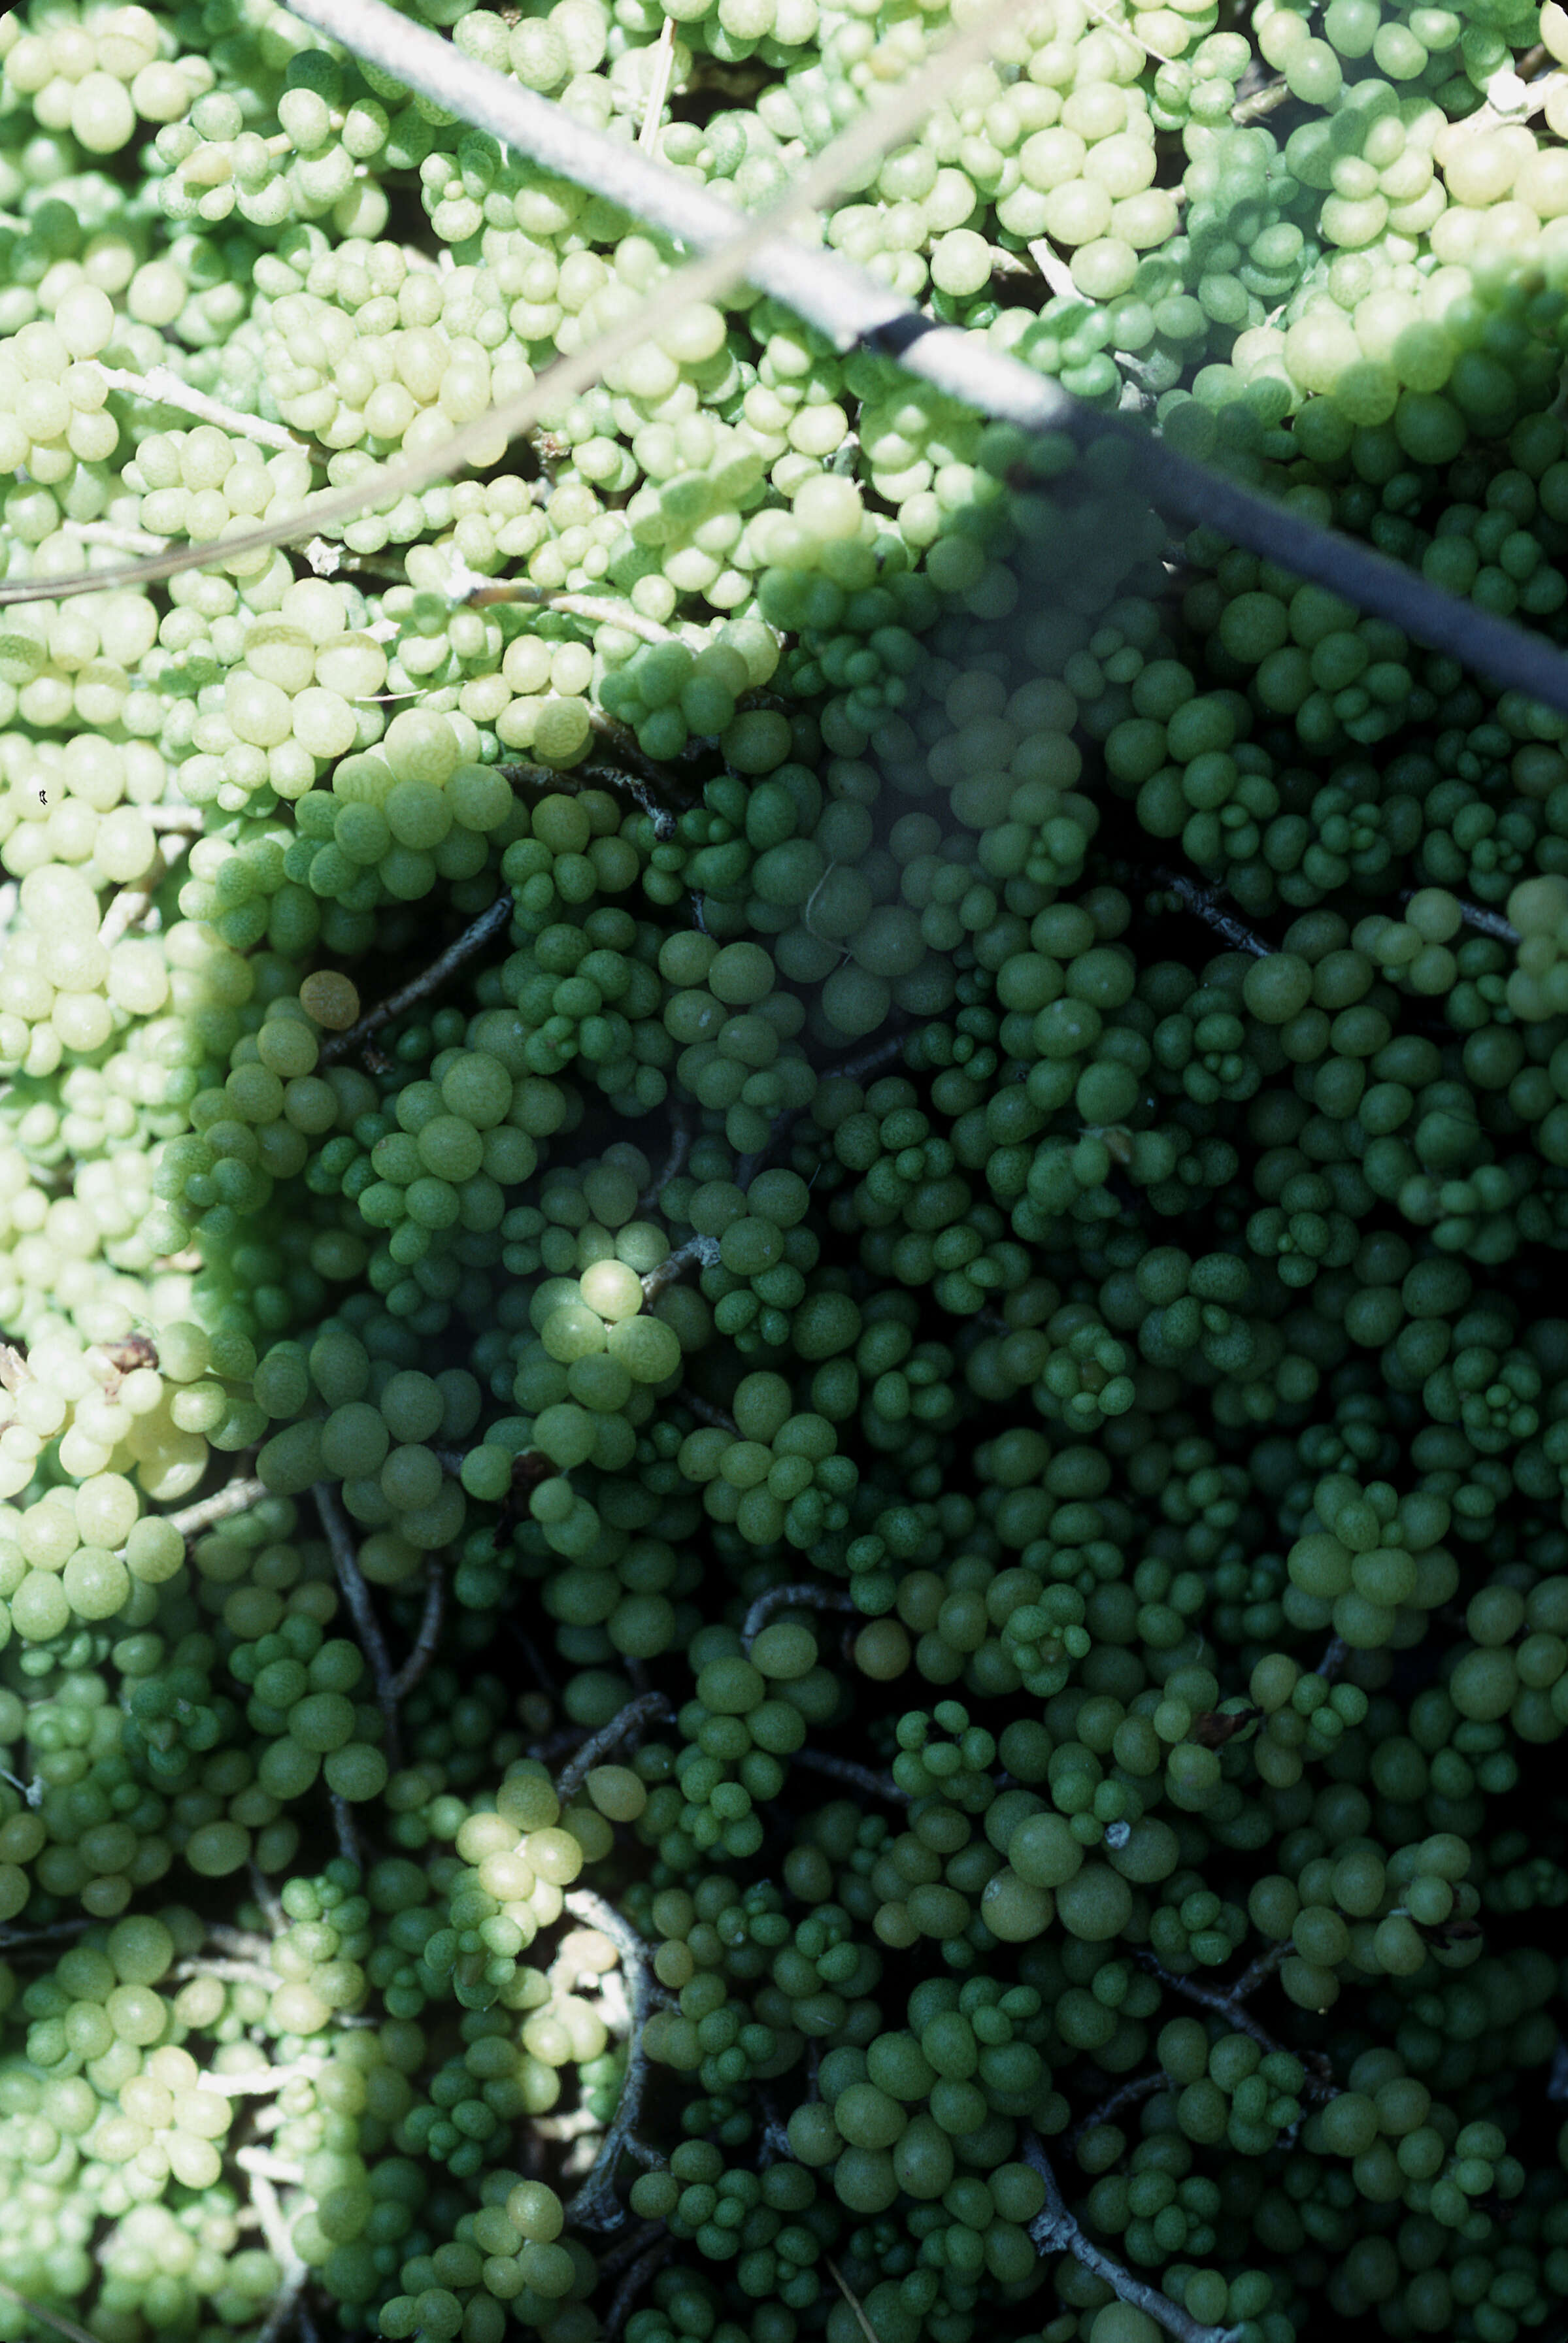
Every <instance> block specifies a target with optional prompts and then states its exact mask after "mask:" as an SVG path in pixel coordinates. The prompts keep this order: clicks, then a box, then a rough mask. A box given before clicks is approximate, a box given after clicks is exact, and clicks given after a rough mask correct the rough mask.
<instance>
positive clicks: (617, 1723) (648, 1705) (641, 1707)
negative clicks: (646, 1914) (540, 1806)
mask: <svg viewBox="0 0 1568 2343" xmlns="http://www.w3.org/2000/svg"><path fill="white" fill-rule="evenodd" d="M673 1715H675V1711H674V1709H673V1708H671V1706H670V1704H669V1703H668V1701H667V1700H666V1698H665V1696H664V1694H662V1693H661V1692H645V1693H641V1694H638V1698H637V1699H636V1700H628V1703H627V1704H626V1706H625V1707H624V1708H623V1709H620V1710H618V1712H617V1714H616V1715H614V1716H612V1717H611V1718H610V1721H609V1723H608V1725H600V1727H599V1729H598V1732H597V1733H596V1734H595V1735H593V1736H592V1738H591V1739H590V1740H588V1741H585V1742H584V1743H583V1745H582V1747H581V1748H580V1749H579V1750H578V1753H577V1755H576V1756H575V1757H574V1758H573V1759H572V1761H571V1764H570V1765H568V1767H567V1769H566V1771H565V1772H564V1773H563V1774H562V1775H561V1777H560V1779H559V1781H558V1783H557V1784H556V1795H557V1797H558V1799H559V1800H560V1802H561V1804H562V1805H563V1806H564V1805H568V1804H569V1802H570V1801H571V1800H572V1799H573V1798H574V1797H576V1795H577V1794H578V1791H579V1790H580V1789H581V1788H582V1785H583V1784H584V1783H585V1782H586V1781H587V1780H588V1775H590V1774H591V1773H592V1771H593V1769H594V1767H595V1766H596V1765H598V1762H599V1759H600V1758H601V1757H603V1756H605V1755H607V1754H608V1752H609V1751H610V1750H611V1749H615V1748H618V1746H619V1745H620V1744H621V1743H622V1742H623V1741H626V1740H628V1739H629V1737H630V1736H631V1735H632V1734H634V1733H636V1732H637V1731H638V1728H639V1727H640V1726H642V1725H651V1724H652V1722H653V1720H654V1718H655V1717H656V1716H658V1717H672V1716H673ZM596 1925H597V1923H596ZM619 1941H620V1940H619V1938H617V1939H616V1942H617V1943H618V1942H619Z"/></svg>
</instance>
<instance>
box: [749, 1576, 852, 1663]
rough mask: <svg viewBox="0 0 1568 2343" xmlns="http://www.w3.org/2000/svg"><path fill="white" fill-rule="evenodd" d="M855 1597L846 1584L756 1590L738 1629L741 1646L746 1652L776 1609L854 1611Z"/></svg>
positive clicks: (773, 1587) (776, 1587)
mask: <svg viewBox="0 0 1568 2343" xmlns="http://www.w3.org/2000/svg"><path fill="white" fill-rule="evenodd" d="M854 1608H855V1598H854V1596H853V1595H852V1594H850V1593H849V1589H848V1587H845V1586H770V1587H769V1589H768V1592H767V1594H759V1596H758V1597H757V1600H756V1602H755V1603H754V1604H752V1605H751V1608H750V1610H749V1611H748V1613H747V1614H746V1617H745V1619H744V1621H743V1622H742V1624H741V1629H740V1648H741V1650H742V1651H743V1652H747V1653H749V1651H750V1649H751V1646H752V1644H754V1643H755V1642H756V1641H757V1638H758V1636H759V1634H761V1633H762V1630H763V1628H764V1627H766V1625H767V1624H768V1622H769V1619H771V1617H772V1616H773V1614H774V1613H775V1611H853V1610H854Z"/></svg>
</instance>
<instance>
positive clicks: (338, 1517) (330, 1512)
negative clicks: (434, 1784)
mask: <svg viewBox="0 0 1568 2343" xmlns="http://www.w3.org/2000/svg"><path fill="white" fill-rule="evenodd" d="M314 1495H315V1499H316V1510H317V1513H319V1514H320V1516H321V1526H322V1528H323V1529H324V1530H325V1531H326V1533H327V1544H328V1545H329V1546H330V1547H331V1549H332V1563H333V1567H334V1569H335V1570H336V1571H337V1584H338V1585H339V1586H340V1587H341V1588H342V1590H343V1599H344V1601H345V1602H346V1603H347V1605H348V1609H349V1612H350V1614H351V1615H352V1617H353V1621H354V1626H355V1632H356V1633H357V1635H358V1637H359V1646H360V1649H361V1650H362V1651H363V1653H364V1654H365V1658H366V1661H367V1664H368V1666H369V1669H370V1680H371V1682H372V1684H374V1685H375V1687H376V1699H377V1705H378V1706H379V1708H380V1711H381V1715H382V1718H383V1720H384V1722H385V1724H386V1727H387V1765H389V1766H390V1768H391V1770H392V1772H393V1773H394V1774H396V1773H397V1770H398V1768H399V1767H400V1766H401V1765H402V1763H403V1755H402V1736H401V1735H400V1734H399V1732H398V1729H397V1690H396V1687H395V1681H394V1678H393V1674H392V1663H391V1661H390V1660H389V1659H388V1657H387V1639H386V1637H385V1636H384V1635H383V1634H382V1633H381V1622H380V1620H379V1619H377V1616H376V1606H375V1604H373V1603H372V1602H371V1600H370V1589H369V1588H368V1587H367V1585H366V1584H365V1577H364V1573H363V1572H362V1571H361V1570H360V1567H359V1555H358V1553H357V1549H356V1547H355V1544H354V1535H353V1533H352V1531H351V1530H350V1529H349V1526H348V1523H347V1520H346V1519H345V1517H344V1513H343V1508H342V1506H341V1505H340V1504H339V1503H338V1502H337V1497H336V1495H335V1494H334V1493H333V1492H332V1490H331V1489H329V1488H328V1486H327V1483H326V1482H325V1481H318V1482H317V1484H316V1488H315V1491H314ZM339 1835H341V1833H340V1834H339Z"/></svg>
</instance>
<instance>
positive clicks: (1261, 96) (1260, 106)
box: [1231, 76, 1291, 123]
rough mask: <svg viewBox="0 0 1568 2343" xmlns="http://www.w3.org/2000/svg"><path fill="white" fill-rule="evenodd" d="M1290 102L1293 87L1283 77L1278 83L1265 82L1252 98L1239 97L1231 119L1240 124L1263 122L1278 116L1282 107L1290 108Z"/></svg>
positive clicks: (1253, 92)
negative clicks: (1273, 115)
mask: <svg viewBox="0 0 1568 2343" xmlns="http://www.w3.org/2000/svg"><path fill="white" fill-rule="evenodd" d="M1290 102H1291V85H1290V84H1289V82H1287V81H1286V80H1285V79H1284V78H1283V76H1282V77H1281V78H1280V79H1279V80H1278V81H1270V82H1265V83H1264V84H1263V86H1262V88H1261V89H1255V90H1253V91H1252V93H1251V96H1249V97H1239V98H1238V99H1237V101H1236V103H1235V105H1234V106H1232V107H1231V121H1232V122H1240V123H1246V122H1261V121H1262V120H1263V119H1264V118H1265V116H1268V115H1271V114H1277V113H1278V112H1279V110H1280V108H1281V106H1288V105H1289V104H1290Z"/></svg>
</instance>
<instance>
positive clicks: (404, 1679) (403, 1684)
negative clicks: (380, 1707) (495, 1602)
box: [390, 1554, 447, 1701]
mask: <svg viewBox="0 0 1568 2343" xmlns="http://www.w3.org/2000/svg"><path fill="white" fill-rule="evenodd" d="M446 1615H447V1576H446V1573H445V1572H444V1571H443V1569H442V1568H441V1565H440V1564H439V1563H438V1562H437V1559H436V1557H435V1555H434V1554H430V1555H428V1556H427V1559H426V1563H425V1609H424V1612H423V1614H421V1617H420V1620H419V1633H418V1634H417V1637H416V1638H415V1642H414V1648H413V1650H412V1651H411V1652H410V1653H409V1654H408V1656H407V1659H406V1660H405V1661H404V1663H403V1664H402V1666H401V1667H400V1668H399V1669H398V1671H397V1674H396V1675H395V1676H394V1677H393V1679H392V1683H391V1686H390V1690H391V1694H392V1698H393V1699H394V1700H395V1701H402V1700H407V1697H408V1694H410V1693H411V1692H412V1691H413V1689H414V1687H415V1685H416V1684H417V1683H418V1682H419V1681H420V1678H421V1677H422V1676H423V1675H424V1674H425V1671H426V1669H427V1667H428V1666H429V1664H430V1663H431V1661H432V1660H433V1659H434V1658H435V1656H436V1646H437V1644H438V1643H439V1642H440V1640H441V1625H442V1622H443V1621H444V1619H445V1618H446Z"/></svg>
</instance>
